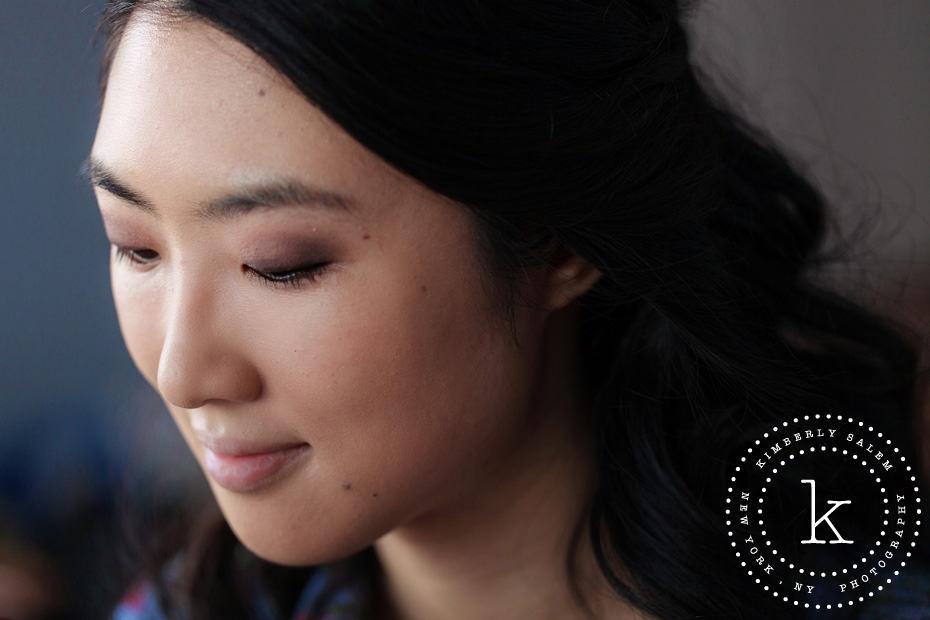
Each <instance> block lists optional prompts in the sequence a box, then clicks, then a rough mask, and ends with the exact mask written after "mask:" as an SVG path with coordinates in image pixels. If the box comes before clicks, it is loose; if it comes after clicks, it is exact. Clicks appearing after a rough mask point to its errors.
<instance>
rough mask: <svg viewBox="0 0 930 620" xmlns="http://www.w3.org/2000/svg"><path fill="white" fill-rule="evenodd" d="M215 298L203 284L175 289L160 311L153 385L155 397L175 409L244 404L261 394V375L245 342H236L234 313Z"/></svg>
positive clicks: (237, 338)
mask: <svg viewBox="0 0 930 620" xmlns="http://www.w3.org/2000/svg"><path fill="white" fill-rule="evenodd" d="M216 297H217V295H215V294H214V293H213V292H212V291H210V289H209V287H203V288H200V289H199V290H198V289H196V288H195V287H194V286H188V287H186V288H184V287H179V288H178V289H176V290H175V295H174V296H173V299H172V304H171V308H170V310H169V312H168V313H167V315H166V321H167V324H166V325H165V326H164V327H165V332H164V333H165V339H164V342H163V344H162V349H161V356H160V358H159V360H158V373H157V383H158V391H159V392H160V394H161V396H162V397H163V398H164V399H165V400H167V401H168V402H169V403H171V404H173V405H175V406H177V407H182V408H184V409H196V408H198V407H201V406H203V405H204V404H206V403H207V402H210V401H227V402H247V401H250V400H254V399H256V398H258V396H259V395H260V394H261V391H262V382H261V376H260V375H259V372H258V369H257V368H256V367H255V365H254V363H253V362H252V360H250V359H249V356H248V354H247V351H248V346H247V345H248V343H243V342H240V338H239V337H238V334H237V329H236V325H237V323H236V317H235V313H234V312H232V311H231V310H230V305H229V304H219V303H216V302H215V299H216Z"/></svg>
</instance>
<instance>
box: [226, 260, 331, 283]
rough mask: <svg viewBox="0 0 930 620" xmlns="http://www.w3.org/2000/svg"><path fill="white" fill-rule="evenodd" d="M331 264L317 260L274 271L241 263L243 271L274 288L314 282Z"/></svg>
mask: <svg viewBox="0 0 930 620" xmlns="http://www.w3.org/2000/svg"><path fill="white" fill-rule="evenodd" d="M331 266H332V263H328V262H319V263H315V264H310V265H307V266H304V267H298V268H292V269H281V270H275V271H260V270H258V269H256V268H254V267H250V266H248V265H243V266H242V268H243V270H244V271H245V273H246V274H247V275H248V276H250V277H252V278H257V279H258V280H259V282H260V283H262V284H264V285H266V286H271V287H275V288H281V287H293V288H300V287H301V286H303V284H304V283H305V282H309V283H311V284H312V283H314V282H316V281H317V280H319V278H320V277H321V276H322V275H323V272H325V271H327V270H328V269H329V268H330V267H331Z"/></svg>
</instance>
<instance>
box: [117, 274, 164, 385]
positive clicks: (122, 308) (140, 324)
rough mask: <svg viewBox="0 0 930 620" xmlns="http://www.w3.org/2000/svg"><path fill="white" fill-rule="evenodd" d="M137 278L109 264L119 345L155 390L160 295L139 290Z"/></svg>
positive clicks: (160, 331) (154, 290)
mask: <svg viewBox="0 0 930 620" xmlns="http://www.w3.org/2000/svg"><path fill="white" fill-rule="evenodd" d="M137 277H138V276H136V275H135V274H127V273H125V272H124V270H123V268H122V267H121V266H120V265H117V264H115V263H111V267H110V283H111V290H112V293H113V302H114V306H115V308H116V316H117V319H118V321H119V328H120V332H121V333H122V335H123V341H124V342H125V343H126V349H127V350H128V351H129V355H130V357H131V358H132V361H133V362H134V363H135V365H136V368H137V369H138V370H139V372H140V373H141V374H142V376H143V377H144V378H145V380H146V381H148V383H149V384H150V385H151V386H152V387H153V388H155V389H156V390H157V389H158V386H157V379H156V376H157V373H158V359H159V357H160V355H161V346H162V341H163V340H164V338H163V334H164V331H163V329H162V317H161V295H160V294H159V292H158V289H157V288H155V287H154V286H152V285H148V286H141V285H140V283H139V282H138V281H137V280H136V278H137Z"/></svg>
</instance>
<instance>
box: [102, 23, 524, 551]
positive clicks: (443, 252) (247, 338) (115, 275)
mask: <svg viewBox="0 0 930 620" xmlns="http://www.w3.org/2000/svg"><path fill="white" fill-rule="evenodd" d="M92 162H93V163H94V165H92V174H93V177H94V179H95V185H96V188H95V192H96V195H97V199H98V201H99V206H100V211H101V214H102V217H103V220H104V224H105V228H106V233H107V236H108V238H109V240H110V242H111V243H112V244H113V248H111V275H112V289H113V296H114V299H115V304H116V310H117V313H118V316H119V323H120V328H121V330H122V333H123V336H124V338H125V341H126V345H127V348H128V350H129V353H130V355H131V356H132V359H133V361H134V362H135V364H136V366H137V367H138V368H139V370H140V372H141V373H142V374H143V375H144V377H145V379H146V380H147V381H148V382H149V383H150V384H151V385H152V386H153V387H154V388H155V389H156V390H157V391H158V393H159V394H160V395H161V397H162V398H163V400H164V402H165V404H166V405H167V407H168V409H169V410H170V412H171V415H172V416H173V418H174V420H175V422H176V423H177V425H178V428H179V429H180V431H181V433H182V434H183V436H184V438H185V440H186V441H187V443H188V445H189V446H190V449H191V450H192V452H193V454H194V456H195V458H196V459H197V461H198V463H199V464H200V465H201V467H203V468H204V470H205V472H206V473H207V479H208V481H209V484H210V487H211V489H212V490H213V492H214V494H215V495H216V498H217V500H218V502H219V504H220V507H221V508H222V510H223V512H224V514H225V516H226V518H227V520H228V521H229V523H230V525H231V526H232V528H233V530H234V531H235V532H236V534H237V535H238V536H239V538H240V539H241V540H242V541H243V543H245V544H246V546H248V547H249V548H250V549H252V550H253V551H254V552H256V553H257V554H259V555H261V556H263V557H265V558H267V559H270V560H273V561H277V562H280V563H285V564H307V563H316V562H322V561H327V560H329V559H333V558H336V557H341V556H343V555H346V554H348V553H350V552H353V551H355V550H358V549H360V548H362V547H363V546H366V545H368V544H370V543H371V542H372V541H373V540H374V539H376V538H377V537H379V536H380V535H382V534H384V533H386V532H388V531H390V530H391V529H393V528H396V527H398V526H400V525H402V524H406V523H411V522H413V521H414V520H416V519H420V518H426V517H430V516H436V515H438V514H441V513H443V512H445V511H455V510H456V507H461V506H465V505H468V502H469V501H470V500H471V499H472V498H473V497H474V496H475V494H476V493H477V492H479V490H480V489H481V488H483V486H485V485H487V484H488V482H489V481H491V480H493V475H494V473H493V472H498V471H501V468H505V467H506V466H507V462H508V461H507V459H508V458H511V454H513V453H515V452H516V450H515V448H516V447H517V446H518V445H519V444H520V441H521V438H523V437H524V436H525V435H527V434H529V433H530V428H532V427H533V425H534V419H533V414H532V410H533V407H532V406H530V402H529V398H530V395H531V394H532V393H533V390H534V389H535V388H536V387H538V386H535V384H534V381H535V378H534V376H535V375H536V373H537V370H538V368H537V366H538V363H539V362H538V360H539V355H540V351H539V340H540V339H539V333H540V332H541V326H542V318H541V317H539V316H537V315H536V314H532V313H530V312H529V311H528V310H519V309H518V312H517V314H516V317H517V335H518V337H519V340H520V343H521V347H520V348H517V347H516V346H515V344H514V343H513V340H512V338H511V335H510V328H509V326H508V325H506V324H504V323H503V322H501V321H499V320H498V319H497V317H496V316H495V314H494V313H493V311H492V310H491V307H492V303H491V301H490V299H489V298H488V296H487V293H486V291H485V287H484V286H483V285H482V282H483V280H482V277H483V274H482V272H481V271H480V270H479V267H478V263H477V254H476V244H475V243H474V241H473V236H472V228H471V219H470V216H469V214H468V212H467V211H465V210H464V209H462V208H460V207H458V206H456V205H454V204H452V203H450V202H449V201H447V200H444V199H443V198H442V197H440V196H439V195H437V194H435V193H433V192H431V191H428V190H427V189H425V188H424V187H422V186H421V185H419V184H417V183H416V182H414V181H413V180H411V179H410V178H408V177H406V176H403V175H401V174H400V173H398V172H397V171H396V170H394V169H393V168H391V167H389V166H388V165H387V164H386V163H384V162H383V161H382V160H380V159H379V158H378V157H376V156H375V155H373V154H372V153H371V152H369V151H367V150H366V149H365V148H363V147H362V146H361V145H360V144H358V143H357V142H355V141H354V140H353V139H352V138H350V137H349V136H348V135H347V134H346V133H345V132H344V131H343V130H342V129H340V128H339V127H338V126H337V125H335V124H334V123H333V122H331V121H330V120H329V119H328V118H327V117H326V116H324V115H323V114H322V113H321V112H320V111H318V110H317V109H316V108H315V107H313V106H312V105H311V104H310V103H308V102H307V101H306V100H305V99H304V98H303V97H302V96H301V95H300V94H299V93H298V92H296V91H295V90H294V89H293V88H292V87H291V86H289V84H288V83H287V82H286V81H285V80H284V79H283V78H281V77H280V76H279V75H278V74H276V73H275V72H274V71H273V70H272V69H271V68H270V67H269V66H268V65H266V64H265V63H264V61H262V60H261V59H260V58H258V57H257V56H256V55H254V54H253V53H252V52H251V51H249V50H248V49H247V48H245V47H244V46H242V45H241V44H239V43H238V42H236V41H235V40H234V39H232V38H230V37H228V36H227V35H225V34H222V33H220V32H219V31H217V30H215V29H213V28H211V27H209V26H207V25H205V24H203V23H200V22H196V21H188V22H184V23H180V24H172V25H170V26H167V25H159V23H158V22H156V21H154V20H153V19H151V18H142V19H140V16H139V15H136V16H134V17H133V18H132V21H131V22H130V24H129V26H128V28H127V30H126V32H125V34H124V38H123V40H122V43H121V45H120V47H119V50H118V52H117V54H116V56H115V59H114V62H113V65H112V70H111V74H110V76H109V86H108V90H107V94H106V99H105V102H104V105H103V109H102V113H101V118H100V124H99V127H98V131H97V135H96V139H95V142H94V145H93V149H92ZM118 248H123V250H124V252H125V254H124V255H120V254H119V253H118V252H117V249H118ZM315 265H322V267H321V268H319V269H318V270H316V271H305V270H306V269H312V268H314V267H313V266H315ZM275 279H277V280H275Z"/></svg>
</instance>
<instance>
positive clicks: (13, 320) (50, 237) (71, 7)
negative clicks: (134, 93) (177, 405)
mask: <svg viewBox="0 0 930 620" xmlns="http://www.w3.org/2000/svg"><path fill="white" fill-rule="evenodd" d="M102 6H103V3H102V2H100V1H99V0H98V1H89V0H57V1H55V0H0V145H2V148H0V433H3V432H4V431H9V427H10V426H11V425H13V424H15V422H16V421H17V420H18V419H22V418H24V417H26V416H27V415H28V417H29V418H31V419H35V418H36V417H45V416H47V415H51V416H67V415H70V414H72V413H78V412H79V408H78V407H77V406H76V405H77V404H80V403H85V404H86V403H89V402H92V401H93V400H94V399H100V397H103V401H104V402H106V394H107V393H108V392H109V393H113V391H114V390H118V389H119V386H126V385H130V384H132V382H133V381H135V379H134V374H133V373H131V372H129V370H130V368H129V366H128V364H129V363H130V361H129V357H128V354H126V352H125V350H124V348H123V345H122V342H121V340H120V336H119V332H118V329H117V326H116V322H115V314H114V311H113V309H112V303H111V301H110V298H109V284H108V272H107V256H108V246H107V243H106V238H105V237H104V235H103V227H102V225H101V224H100V223H99V221H98V216H97V214H96V207H95V204H94V201H93V195H92V193H91V192H90V191H89V189H87V188H86V187H85V186H84V185H83V183H82V181H81V180H80V179H79V177H78V174H77V171H78V167H79V165H80V163H81V161H82V159H83V157H84V156H85V155H86V154H87V152H88V151H89V150H90V145H91V142H92V140H93V134H94V125H95V122H96V102H95V92H94V89H95V75H96V53H95V51H94V49H93V48H92V47H91V35H92V32H93V29H94V25H95V23H96V21H97V17H98V14H99V11H100V8H101V7H102ZM80 413H81V414H82V415H85V414H86V413H85V412H80Z"/></svg>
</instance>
